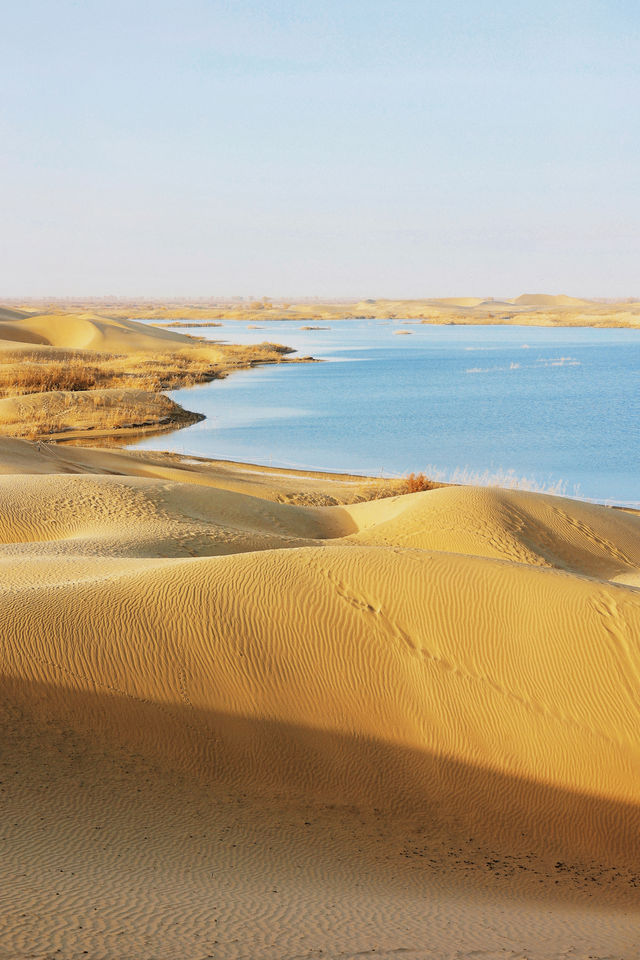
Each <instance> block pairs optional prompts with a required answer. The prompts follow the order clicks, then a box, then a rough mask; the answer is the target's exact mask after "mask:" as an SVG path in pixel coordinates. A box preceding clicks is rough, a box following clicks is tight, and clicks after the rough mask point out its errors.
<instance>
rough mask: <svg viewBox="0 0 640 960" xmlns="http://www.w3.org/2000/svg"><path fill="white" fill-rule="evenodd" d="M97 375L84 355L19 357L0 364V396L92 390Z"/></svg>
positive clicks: (98, 374) (96, 368) (98, 372)
mask: <svg viewBox="0 0 640 960" xmlns="http://www.w3.org/2000/svg"><path fill="white" fill-rule="evenodd" d="M99 376H100V371H99V368H98V367H96V366H92V365H89V364H87V362H86V360H85V359H84V358H82V359H79V358H78V359H70V360H66V361H60V360H57V359H53V360H51V361H45V362H42V361H35V362H34V361H33V360H29V359H25V358H21V359H20V361H19V362H15V361H14V362H11V361H9V362H8V363H7V362H5V363H3V364H2V366H0V396H3V397H4V396H14V397H15V396H22V395H23V394H26V393H49V392H50V391H53V390H91V389H94V388H95V387H97V386H98V382H99Z"/></svg>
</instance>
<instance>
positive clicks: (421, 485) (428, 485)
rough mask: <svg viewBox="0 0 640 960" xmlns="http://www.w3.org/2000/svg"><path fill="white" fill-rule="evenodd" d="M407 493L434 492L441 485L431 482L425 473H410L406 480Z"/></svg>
mask: <svg viewBox="0 0 640 960" xmlns="http://www.w3.org/2000/svg"><path fill="white" fill-rule="evenodd" d="M404 486H405V491H404V492H405V493H420V492H421V491H422V490H433V489H434V488H435V487H437V486H439V484H437V483H434V482H433V480H429V479H428V477H426V476H425V474H424V473H410V474H409V475H408V476H407V477H406V478H405V480H404Z"/></svg>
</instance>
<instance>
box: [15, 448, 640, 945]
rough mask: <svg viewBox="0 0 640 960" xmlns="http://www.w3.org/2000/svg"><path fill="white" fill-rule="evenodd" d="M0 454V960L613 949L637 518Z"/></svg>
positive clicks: (624, 801) (116, 459) (628, 753)
mask: <svg viewBox="0 0 640 960" xmlns="http://www.w3.org/2000/svg"><path fill="white" fill-rule="evenodd" d="M2 444H4V446H2ZM0 452H4V453H5V455H6V457H7V461H8V462H10V463H11V464H12V469H13V471H14V472H13V473H5V474H4V475H3V476H0V636H1V637H2V648H1V649H2V698H1V704H2V707H1V710H2V716H3V724H4V735H3V742H4V743H5V744H6V746H7V751H6V754H5V757H4V759H3V764H4V766H3V777H2V779H3V781H4V782H3V784H2V785H1V788H2V790H3V791H4V792H3V793H2V794H0V797H2V803H3V822H4V823H5V824H6V827H7V829H6V836H5V838H4V843H5V848H4V857H3V860H2V866H1V867H0V870H2V871H3V873H4V884H3V885H5V884H6V888H7V889H9V890H10V891H11V894H10V897H9V898H8V899H7V901H6V903H5V906H4V907H3V908H2V909H3V911H4V913H3V915H2V917H0V920H1V921H2V922H1V923H0V929H2V930H4V933H0V955H3V954H2V950H4V951H5V955H6V956H13V957H26V956H34V955H35V956H48V955H49V954H52V955H53V954H54V953H55V952H56V951H59V952H58V953H57V954H56V955H57V956H63V957H75V956H76V955H81V954H82V951H83V950H87V951H88V952H89V954H90V955H91V956H100V957H102V956H104V957H120V956H136V957H148V958H151V957H163V958H169V957H177V956H184V955H187V956H216V957H217V956H220V957H242V956H253V957H265V958H273V960H275V958H285V957H291V958H293V957H300V956H304V957H311V956H319V955H321V952H322V953H323V954H324V955H328V956H336V957H337V956H353V955H356V954H358V955H366V954H372V955H376V953H381V954H382V955H384V954H385V953H386V954H387V955H391V954H392V953H394V952H398V951H402V952H404V953H406V954H407V956H409V957H430V956H432V957H448V956H452V957H453V956H457V957H471V956H477V955H478V951H480V955H483V956H490V957H511V958H513V957H516V956H525V955H526V956H527V957H531V958H534V960H542V958H543V957H545V958H548V957H561V956H562V957H566V956H571V957H584V958H586V957H587V956H591V957H605V956H623V957H632V956H634V954H633V952H632V951H633V949H634V944H637V942H640V911H639V910H638V908H637V895H638V889H639V888H640V851H639V849H638V842H639V841H638V838H639V837H640V832H639V831H640V778H639V776H638V770H639V769H640V697H639V693H640V592H639V591H638V590H637V589H635V588H634V587H633V585H631V584H632V583H633V578H634V577H635V576H637V574H638V570H639V569H640V518H639V517H638V516H635V515H633V514H630V513H625V512H622V511H613V510H609V509H607V508H604V507H594V506H591V505H588V504H579V503H575V502H573V501H569V500H563V499H561V498H554V497H549V496H540V495H535V494H525V493H521V492H513V491H499V490H474V489H473V488H443V489H440V490H434V491H430V492H427V493H420V494H413V495H408V496H404V497H395V498H391V499H388V500H380V501H376V502H371V503H361V504H351V505H344V504H343V505H336V506H331V507H314V506H305V505H297V504H292V503H284V502H282V503H278V502H274V501H273V500H272V499H264V498H263V497H261V496H259V495H256V492H257V490H256V489H255V488H252V494H248V493H244V492H239V491H238V490H237V489H224V488H223V487H224V484H223V486H222V487H217V486H216V485H215V478H214V477H213V476H212V475H208V477H207V483H203V482H201V481H202V477H200V480H198V479H196V472H195V471H194V476H190V475H189V473H186V474H185V475H184V477H183V481H182V482H179V481H178V480H176V479H174V475H173V474H171V473H167V474H165V475H162V474H161V473H160V474H159V475H152V474H153V470H154V469H157V468H152V467H151V466H149V468H148V470H149V474H150V475H147V476H141V475H140V472H141V470H142V469H143V468H144V463H143V461H141V460H140V459H138V460H137V461H136V463H137V470H135V469H133V468H132V469H131V475H126V474H124V473H123V466H124V464H125V463H126V462H128V461H127V460H126V458H124V457H123V456H122V455H120V454H115V453H114V454H110V453H108V452H105V451H102V452H101V453H100V456H99V463H100V468H101V470H102V472H101V473H91V474H89V473H86V474H83V473H78V472H75V473H74V474H73V475H67V474H64V473H62V472H47V470H46V468H45V466H44V465H43V464H44V463H45V461H46V459H47V457H48V456H49V454H48V452H47V451H46V450H38V449H36V448H35V447H32V446H31V445H29V444H26V443H25V442H19V441H0ZM78 457H80V455H78ZM132 462H133V461H132ZM109 464H111V465H112V468H113V469H112V471H111V474H112V475H110V470H109ZM74 469H75V470H79V469H81V468H80V459H78V460H76V462H75V465H74ZM190 479H191V480H195V482H185V481H189V480H190ZM324 482H325V485H326V483H327V481H324ZM318 484H319V485H322V482H321V481H318ZM625 578H626V579H627V580H628V581H629V582H628V583H626V584H625V583H622V582H620V581H621V579H625ZM524 951H526V953H525V952H524Z"/></svg>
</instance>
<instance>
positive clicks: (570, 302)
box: [513, 293, 589, 307]
mask: <svg viewBox="0 0 640 960" xmlns="http://www.w3.org/2000/svg"><path fill="white" fill-rule="evenodd" d="M513 303H516V304H519V305H521V306H525V307H576V306H577V307H580V306H587V305H588V304H589V300H580V299H579V298H578V297H567V296H565V295H564V294H558V295H555V296H554V295H552V294H548V293H523V294H522V296H520V297H516V298H515V300H514V301H513Z"/></svg>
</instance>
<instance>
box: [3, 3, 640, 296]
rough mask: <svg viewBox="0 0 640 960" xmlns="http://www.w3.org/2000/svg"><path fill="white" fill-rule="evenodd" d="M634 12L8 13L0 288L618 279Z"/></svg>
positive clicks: (399, 6) (622, 260) (399, 289)
mask: <svg viewBox="0 0 640 960" xmlns="http://www.w3.org/2000/svg"><path fill="white" fill-rule="evenodd" d="M639 28H640V10H639V9H638V7H637V5H636V4H632V3H631V2H628V0H616V2H614V3H611V2H609V3H604V2H596V0H586V2H585V0H580V2H579V0H569V2H566V3H564V4H562V5H557V4H555V3H552V2H551V0H541V2H540V3H539V4H537V5H536V6H535V7H533V6H532V5H531V4H528V3H524V2H523V0H516V2H514V3H512V4H510V5H496V4H494V3H489V2H486V0H458V2H454V3H453V4H449V5H447V6H446V7H444V6H443V5H441V4H439V3H435V2H430V0H426V2H419V3H416V2H411V0H399V2H395V3H389V2H381V0H367V2H366V3H365V2H364V0H354V2H352V3H350V4H348V5H344V4H340V3H338V2H336V0H327V2H323V3H319V2H317V0H311V2H309V3H306V4H304V5H301V4H297V3H293V2H291V0H287V2H284V0H279V2H276V0H265V2H263V3H260V4H257V3H255V2H249V0H238V2H235V3H234V4H228V3H224V2H221V0H185V3H183V4H182V5H180V7H177V6H176V5H174V4H172V3H169V2H167V0H159V2H157V3H153V4H150V3H143V2H134V3H133V4H131V3H124V2H123V0H115V2H113V3H111V4H108V5H105V4H103V3H100V2H98V0H87V2H85V3H83V4H82V5H79V4H77V3H74V2H72V0H62V2H60V3H57V4H55V5H52V4H48V3H45V2H44V0H25V2H23V3H22V4H20V5H13V6H11V7H9V8H8V9H7V10H6V11H5V15H4V21H3V36H2V39H1V40H0V50H1V52H2V56H1V57H0V75H1V76H2V82H3V89H4V93H5V96H4V97H3V106H2V111H1V112H0V132H1V134H2V139H3V151H2V156H1V157H0V175H1V177H2V185H3V189H2V191H1V192H0V213H1V215H2V222H3V228H4V229H3V231H2V251H1V252H2V257H1V262H2V269H1V271H0V297H3V298H5V299H21V298H26V297H33V298H41V299H42V298H54V297H57V298H77V299H79V298H83V297H85V298H87V297H98V298H100V297H120V298H125V299H135V298H138V299H143V298H167V297H171V298H175V299H177V298H189V297H191V298H201V297H207V298H213V297H219V298H229V297H232V296H244V297H255V298H261V297H263V296H268V297H270V298H272V299H280V298H284V297H286V298H290V299H296V298H301V297H318V298H320V299H343V298H344V299H359V298H367V297H369V298H375V299H383V298H389V299H399V298H432V297H433V298H435V297H448V296H463V295H478V296H494V297H497V296H499V294H498V293H496V292H495V291H500V290H506V291H508V293H505V294H502V295H504V296H507V297H509V298H511V297H515V296H518V295H519V294H521V293H523V292H544V293H555V292H561V293H566V294H567V295H570V296H576V297H584V298H607V299H613V298H617V297H619V298H623V299H624V298H626V297H629V296H633V295H634V294H635V293H636V292H637V253H638V249H639V247H640V244H639V241H640V191H638V189H637V180H638V163H637V157H638V156H639V155H640V128H639V125H638V122H637V115H638V99H639V97H638V94H639V93H640V83H639V80H640V65H639V64H638V59H637V49H638V40H639V39H640V29H639ZM141 291H145V292H141ZM282 291H285V292H284V293H283V292H282ZM467 291H471V293H467ZM478 291H479V292H478ZM483 291H494V292H493V293H484V292H483Z"/></svg>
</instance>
